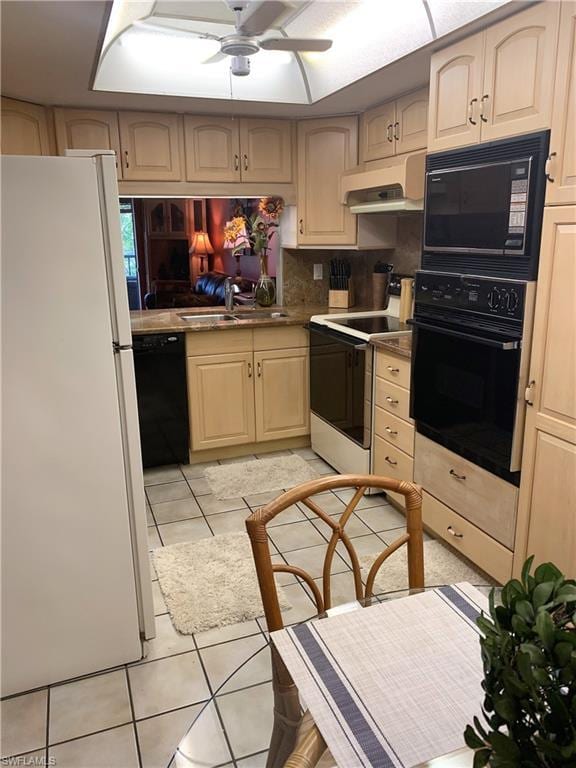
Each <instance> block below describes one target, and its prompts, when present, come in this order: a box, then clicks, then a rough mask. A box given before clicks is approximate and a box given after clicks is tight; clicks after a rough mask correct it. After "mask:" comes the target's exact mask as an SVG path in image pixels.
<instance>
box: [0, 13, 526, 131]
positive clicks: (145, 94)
mask: <svg viewBox="0 0 576 768" xmlns="http://www.w3.org/2000/svg"><path fill="white" fill-rule="evenodd" d="M502 2H505V0H427V2H426V5H427V6H428V10H427V9H426V6H425V4H424V2H423V0H314V2H309V1H308V0H306V2H303V0H292V3H293V6H294V9H295V11H297V13H295V14H293V15H290V16H289V17H288V20H289V23H287V22H286V21H285V19H280V20H279V24H285V27H282V29H283V30H284V33H286V34H288V32H287V30H288V31H289V36H292V37H295V36H303V37H304V36H305V37H310V36H312V35H317V36H318V35H320V36H322V35H332V36H333V37H334V40H335V44H334V46H333V48H332V49H330V51H328V52H327V53H324V54H316V55H314V56H310V61H307V62H306V64H305V66H304V67H303V68H300V66H299V65H298V64H297V63H296V60H295V59H294V57H293V56H292V55H291V54H278V53H276V52H264V51H260V52H259V53H258V54H256V55H255V56H254V57H253V72H252V73H251V75H249V76H248V77H246V78H234V80H235V81H241V84H242V85H241V89H240V90H239V91H238V92H237V93H235V94H234V95H235V96H236V98H235V99H230V98H229V96H230V92H229V83H230V77H229V76H228V75H227V62H223V63H222V64H223V65H224V67H225V68H226V77H225V82H226V83H227V85H226V88H227V89H228V90H226V89H225V90H224V91H222V90H220V91H217V90H216V89H215V88H214V86H213V84H212V85H210V84H209V87H207V88H205V90H204V91H203V92H202V91H200V93H199V97H190V96H186V95H185V94H186V91H185V90H184V89H183V87H181V86H182V85H183V84H184V85H187V87H188V88H189V90H190V83H189V82H188V83H187V79H186V78H181V80H180V81H178V82H179V85H178V83H177V84H176V85H175V76H173V77H166V74H167V72H166V67H165V66H163V63H164V59H165V58H170V57H168V56H167V52H168V50H172V49H175V50H176V53H175V54H173V53H171V60H172V62H174V61H176V62H178V60H179V59H178V56H180V57H181V58H180V60H181V61H182V60H183V57H184V56H185V54H186V51H184V50H183V47H184V46H188V45H189V42H190V41H189V40H188V39H187V36H185V35H181V34H180V33H176V36H175V37H176V39H177V40H178V42H177V43H176V42H175V39H174V37H172V36H171V37H170V38H169V40H170V46H169V49H167V48H166V47H165V48H164V56H163V55H162V49H160V51H158V50H156V51H155V52H154V55H150V52H149V53H148V55H147V56H144V59H143V61H144V63H145V64H146V68H145V70H144V71H142V70H141V71H140V75H139V76H138V73H137V72H136V76H134V72H135V71H134V70H130V68H129V67H126V66H121V64H122V62H121V61H119V60H116V61H113V59H112V58H111V59H110V62H113V63H114V69H115V71H116V72H117V73H118V74H119V76H120V77H119V80H118V81H117V82H116V83H112V82H111V81H110V78H109V75H110V71H111V70H110V68H108V70H106V71H107V73H108V74H107V76H108V78H109V79H108V80H107V81H105V80H104V78H101V79H100V87H102V84H104V86H105V88H106V90H103V91H96V90H93V88H92V86H93V82H94V78H95V75H96V72H97V66H98V59H99V54H100V51H101V49H102V45H103V42H104V37H105V32H106V26H107V22H108V19H109V16H110V11H111V3H110V2H100V0H61V1H59V2H53V1H52V0H33V1H29V0H19V1H18V2H11V1H8V2H7V1H6V0H3V2H2V3H1V23H2V46H1V57H2V93H3V94H4V95H6V96H11V97H13V98H21V99H26V100H28V101H33V102H38V103H43V104H51V105H60V106H81V107H95V108H110V109H123V108H124V109H146V110H160V111H177V112H197V113H212V114H231V113H232V114H254V115H263V116H265V115H277V116H284V117H302V116H315V115H327V114H338V113H346V112H358V111H362V110H363V109H365V108H367V107H369V106H372V105H374V104H377V103H380V102H382V101H384V100H386V99H387V98H390V97H393V96H396V95H397V94H399V93H402V92H405V91H408V90H411V89H413V88H416V87H418V86H419V85H421V84H422V83H425V82H426V81H427V79H428V69H429V59H430V54H431V52H432V51H433V50H434V49H435V48H439V47H443V46H444V45H446V44H448V43H449V42H451V41H452V40H453V39H456V38H458V37H462V36H463V35H464V34H468V33H470V32H472V31H475V30H476V29H479V28H481V27H482V26H485V24H486V23H487V21H490V22H492V21H494V20H496V19H498V18H502V17H503V16H505V15H509V14H510V13H513V12H515V11H517V10H520V9H521V8H522V7H523V6H525V5H526V2H520V1H519V0H512V2H508V3H507V4H506V5H505V6H502V7H500V8H497V9H496V10H492V11H491V12H490V13H489V15H488V16H484V17H483V18H482V19H480V20H478V19H477V20H475V21H472V22H471V23H467V24H465V25H464V26H461V25H462V23H463V20H464V21H466V20H467V19H470V18H471V17H472V16H477V15H478V12H479V11H480V13H486V11H487V10H489V9H490V8H494V7H495V6H497V5H499V4H501V3H502ZM376 4H377V5H376ZM359 5H364V6H369V5H372V9H373V11H374V13H373V14H372V15H371V14H368V15H367V16H366V15H364V16H363V15H362V13H357V11H358V7H359ZM130 6H131V12H132V13H133V15H134V16H135V17H136V18H142V17H145V16H148V15H149V14H150V10H151V9H152V10H154V12H155V13H157V14H158V13H162V12H163V13H165V14H166V13H168V12H170V13H174V12H175V11H177V12H178V11H179V12H181V13H183V15H186V16H188V15H189V14H190V13H192V12H193V13H194V14H195V16H196V17H202V18H205V19H206V18H211V19H212V20H213V21H215V22H216V23H220V24H221V23H222V22H223V21H225V20H226V18H228V19H230V15H229V14H230V12H229V10H228V9H227V7H226V5H225V4H224V2H222V0H211V1H210V2H196V1H195V0H194V1H193V0H159V2H157V3H152V2H148V1H147V0H139V1H138V2H135V1H134V0H131V3H130ZM154 6H155V7H154ZM299 6H300V7H299ZM384 6H386V7H387V9H388V10H389V17H388V16H387V15H384V14H383V12H382V10H380V11H378V12H377V11H376V8H377V7H378V8H380V9H382V8H383V7H384ZM400 8H401V9H403V10H402V12H400V11H398V9H400ZM351 11H354V12H355V13H357V15H356V16H354V14H353V15H352V17H351V16H350V13H351ZM360 11H361V12H364V11H363V9H362V8H360ZM408 11H410V13H408ZM412 13H413V14H415V15H413V16H411V15H410V14H412ZM428 13H429V14H430V16H431V18H432V20H433V25H432V30H434V31H435V32H436V34H437V36H438V37H440V36H441V35H445V36H444V37H443V38H442V40H441V41H440V40H432V42H430V39H431V38H432V34H433V32H431V27H430V23H429V21H428V18H427V16H428ZM202 14H203V16H202ZM208 14H211V16H209V15H208ZM305 14H308V15H307V16H306V15H305ZM378 14H380V16H379V17H378ZM415 18H418V20H419V23H418V25H416V24H415V23H413V22H414V19H415ZM371 21H372V22H375V21H377V23H370V22H371ZM187 23H188V24H192V22H187ZM424 23H425V24H426V26H424ZM185 24H186V22H184V25H185ZM458 26H459V27H460V28H459V29H458V30H456V31H454V28H455V27H458ZM416 27H418V28H416ZM224 29H226V27H224ZM339 30H340V31H339ZM422 30H425V31H424V32H422ZM374 31H375V32H374ZM129 32H132V34H133V33H134V28H132V30H129ZM147 34H148V35H149V33H147ZM156 37H158V38H162V39H163V43H164V45H165V42H166V41H165V38H166V36H165V35H164V34H163V33H160V34H157V35H156ZM338 39H339V40H340V42H339V43H338ZM345 41H347V42H345ZM194 42H197V41H196V39H194ZM205 42H206V41H200V43H205ZM139 45H140V53H139V48H138V46H139ZM177 46H181V48H178V47H177ZM113 48H114V45H112V46H111V47H110V49H109V50H112V49H113ZM118 48H124V53H126V50H128V51H130V44H128V46H126V45H124V46H120V45H118ZM131 50H132V53H131V56H132V57H133V59H134V60H135V61H138V60H140V63H141V61H142V56H141V52H142V51H143V52H144V53H146V46H142V45H141V44H140V43H136V44H135V46H134V47H133V48H132V49H131ZM186 50H188V49H186ZM136 54H138V55H136ZM270 57H280V60H281V61H282V62H283V63H282V64H280V63H278V64H275V65H274V66H275V67H276V70H273V66H272V64H271V62H270ZM302 58H304V57H302ZM258 60H259V63H258ZM388 62H390V63H388ZM106 66H108V62H103V65H102V66H101V69H100V74H102V73H103V72H104V71H105V67H106ZM208 66H212V67H214V66H216V67H219V66H220V65H204V67H201V66H199V65H195V67H193V68H192V69H190V70H189V72H190V73H193V72H195V70H198V69H206V68H207V67H208ZM376 67H377V71H375V72H374V71H373V70H374V69H375V68H376ZM282 69H284V71H283V72H282ZM273 71H274V77H273V78H271V77H270V73H271V72H273ZM302 71H304V73H305V78H306V81H307V82H306V83H305V82H304V80H303V78H302V74H301V73H302ZM279 73H280V74H279ZM168 74H170V73H169V72H168ZM173 74H174V73H173ZM176 74H177V73H176ZM128 75H130V77H129V76H128ZM147 78H148V79H147ZM188 80H191V78H188ZM196 80H199V78H198V77H196ZM202 80H203V79H202V78H200V82H202ZM204 80H206V78H204ZM281 82H282V83H286V87H285V88H284V90H283V92H282V93H280V94H279V92H280V91H282V88H280V83H281ZM259 83H260V85H258V84H259ZM270 83H271V85H270ZM283 87H284V86H283ZM306 88H308V91H306ZM130 90H131V91H132V92H129V91H130ZM138 91H139V92H138ZM172 94H178V95H172ZM303 94H304V95H303ZM309 95H311V97H312V101H313V102H314V103H307V102H308V99H309ZM214 96H216V98H210V97H214ZM298 102H303V103H298Z"/></svg>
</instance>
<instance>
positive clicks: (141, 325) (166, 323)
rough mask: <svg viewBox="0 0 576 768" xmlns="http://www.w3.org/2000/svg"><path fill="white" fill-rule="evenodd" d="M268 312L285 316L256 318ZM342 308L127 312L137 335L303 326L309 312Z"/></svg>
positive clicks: (304, 306) (302, 306)
mask: <svg viewBox="0 0 576 768" xmlns="http://www.w3.org/2000/svg"><path fill="white" fill-rule="evenodd" d="M251 311H255V317H254V318H250V319H247V320H234V321H231V320H223V321H222V320H221V321H215V322H207V321H206V320H201V321H199V322H194V321H188V320H183V319H182V318H181V315H186V314H195V315H196V314H203V315H204V314H206V315H211V314H212V315H213V314H216V313H220V314H233V313H235V312H243V313H244V312H251ZM262 311H271V312H282V313H284V314H286V317H261V316H260V317H258V316H257V315H258V312H262ZM350 311H351V312H362V311H366V310H365V308H362V307H353V308H352V309H351V310H350ZM344 312H346V310H345V309H329V308H328V307H327V306H326V305H325V304H324V305H314V304H299V305H297V306H289V307H270V308H269V310H264V309H263V308H262V307H257V308H256V310H251V309H250V308H249V307H243V306H239V307H235V308H234V310H233V312H232V313H228V312H226V310H225V308H224V307H191V308H190V309H186V308H184V307H182V308H180V307H179V308H178V309H146V310H136V311H133V312H130V322H131V325H132V334H133V335H139V334H144V333H175V332H178V331H180V332H182V331H225V330H233V329H234V328H236V329H238V328H263V327H267V326H274V325H276V326H285V325H304V324H305V323H307V322H308V321H309V320H310V318H311V317H312V315H327V314H330V313H334V314H343V313H344Z"/></svg>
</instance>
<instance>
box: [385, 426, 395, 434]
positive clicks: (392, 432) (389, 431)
mask: <svg viewBox="0 0 576 768" xmlns="http://www.w3.org/2000/svg"><path fill="white" fill-rule="evenodd" d="M384 429H385V430H386V432H388V434H389V435H397V434H398V432H396V431H395V430H393V429H390V427H384Z"/></svg>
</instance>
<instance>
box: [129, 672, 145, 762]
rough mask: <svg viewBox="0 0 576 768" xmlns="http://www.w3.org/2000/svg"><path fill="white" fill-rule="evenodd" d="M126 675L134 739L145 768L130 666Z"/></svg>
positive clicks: (139, 757)
mask: <svg viewBox="0 0 576 768" xmlns="http://www.w3.org/2000/svg"><path fill="white" fill-rule="evenodd" d="M124 671H125V673H126V686H127V687H128V699H129V701H130V712H131V713H132V729H133V731H134V739H135V740H136V752H137V753H138V765H139V766H140V768H143V763H142V752H141V750H140V737H139V736H138V728H136V713H135V711H134V699H133V697H132V685H131V684H130V675H129V674H128V665H127V664H126V665H125V667H124Z"/></svg>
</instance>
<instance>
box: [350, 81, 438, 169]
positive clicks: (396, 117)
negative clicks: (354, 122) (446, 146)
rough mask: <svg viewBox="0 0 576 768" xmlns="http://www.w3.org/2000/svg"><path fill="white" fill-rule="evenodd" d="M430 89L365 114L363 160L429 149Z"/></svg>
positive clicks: (423, 89)
mask: <svg viewBox="0 0 576 768" xmlns="http://www.w3.org/2000/svg"><path fill="white" fill-rule="evenodd" d="M427 133H428V88H421V89H420V90H418V91H414V92H413V93H408V94H406V95H405V96H402V97H401V98H399V99H396V100H395V101H389V102H387V103H386V104H382V105H381V106H379V107H375V108H374V109H370V110H368V111H367V112H364V114H363V115H362V118H361V123H360V160H361V161H363V162H367V161H370V160H380V159H382V158H385V157H390V156H391V155H400V154H403V153H404V152H413V151H414V150H417V149H426V141H427Z"/></svg>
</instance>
